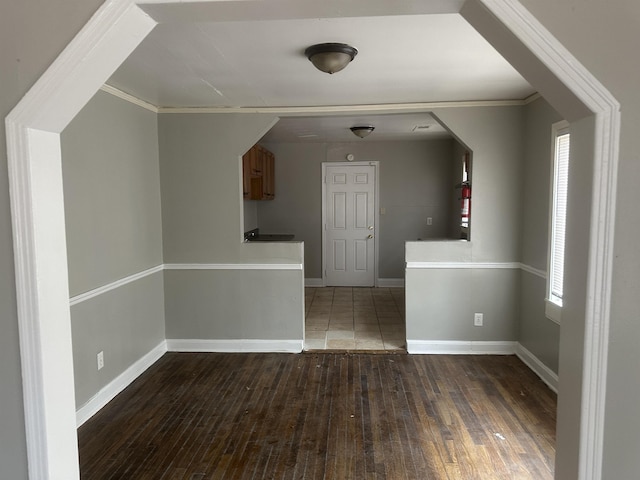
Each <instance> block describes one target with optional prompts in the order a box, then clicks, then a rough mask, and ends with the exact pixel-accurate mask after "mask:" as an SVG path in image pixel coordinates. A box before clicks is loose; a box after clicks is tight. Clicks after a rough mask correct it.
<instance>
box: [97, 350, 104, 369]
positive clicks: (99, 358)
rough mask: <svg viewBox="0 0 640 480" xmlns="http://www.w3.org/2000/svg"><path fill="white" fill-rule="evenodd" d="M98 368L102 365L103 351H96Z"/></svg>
mask: <svg viewBox="0 0 640 480" xmlns="http://www.w3.org/2000/svg"><path fill="white" fill-rule="evenodd" d="M97 359H98V370H101V369H102V367H104V352H102V351H101V352H98V357H97Z"/></svg>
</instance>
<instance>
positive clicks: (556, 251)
mask: <svg viewBox="0 0 640 480" xmlns="http://www.w3.org/2000/svg"><path fill="white" fill-rule="evenodd" d="M555 157H556V158H555V162H554V164H555V168H554V171H555V172H554V185H553V191H554V194H553V219H552V229H553V230H552V233H551V241H552V245H551V254H552V257H551V272H550V274H551V282H550V283H551V292H550V294H551V300H552V301H554V302H555V303H557V304H558V305H562V294H563V285H564V249H565V231H566V223H567V185H568V183H569V133H568V132H566V133H562V132H561V133H560V134H558V136H557V137H556V148H555Z"/></svg>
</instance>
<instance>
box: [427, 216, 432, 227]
mask: <svg viewBox="0 0 640 480" xmlns="http://www.w3.org/2000/svg"><path fill="white" fill-rule="evenodd" d="M427 225H433V218H432V217H427Z"/></svg>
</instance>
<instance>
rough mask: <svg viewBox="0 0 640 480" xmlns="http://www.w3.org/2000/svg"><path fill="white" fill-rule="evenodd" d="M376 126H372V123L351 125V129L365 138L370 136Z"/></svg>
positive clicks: (358, 135) (357, 135) (356, 134)
mask: <svg viewBox="0 0 640 480" xmlns="http://www.w3.org/2000/svg"><path fill="white" fill-rule="evenodd" d="M375 128H376V127H372V126H371V125H360V126H357V127H351V129H350V130H351V131H352V132H353V134H354V135H355V136H356V137H360V138H364V137H366V136H368V135H369V134H370V133H371V132H373V130H374V129H375Z"/></svg>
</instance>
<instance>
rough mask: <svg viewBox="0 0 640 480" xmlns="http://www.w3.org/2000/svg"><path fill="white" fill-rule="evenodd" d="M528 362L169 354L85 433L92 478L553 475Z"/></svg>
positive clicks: (544, 397)
mask: <svg viewBox="0 0 640 480" xmlns="http://www.w3.org/2000/svg"><path fill="white" fill-rule="evenodd" d="M555 412H556V398H555V394H553V392H551V391H550V390H549V389H548V388H547V387H546V386H545V385H544V384H543V383H542V382H541V381H540V380H539V379H538V378H537V377H536V376H535V374H533V373H532V372H531V371H530V370H529V369H528V368H527V367H526V366H525V365H524V364H523V363H522V362H520V360H519V359H518V358H517V357H514V356H487V355H485V356H462V355H460V356H446V355H438V356H435V355H420V356H418V355H401V354H387V355H371V354H360V353H358V354H337V353H307V354H300V355H290V354H210V353H209V354H207V353H167V354H166V355H164V356H163V357H162V358H161V359H160V360H159V361H158V362H157V363H156V364H155V365H153V366H152V367H151V368H150V369H149V370H148V371H147V372H145V373H144V374H143V375H142V376H141V377H140V378H138V379H137V380H136V381H135V382H134V383H133V384H132V385H131V386H129V387H128V388H127V389H126V390H125V391H124V392H122V393H121V394H120V395H118V396H117V397H116V398H115V399H114V400H113V401H112V402H111V403H110V404H109V405H107V406H106V407H105V408H104V409H102V410H101V411H100V412H99V413H98V414H96V415H95V416H94V417H93V418H91V419H90V420H89V421H88V422H87V423H85V424H84V425H83V426H82V427H80V428H79V430H78V440H79V448H80V468H81V478H82V479H84V480H98V479H118V480H120V479H136V480H138V479H153V480H158V479H171V480H178V479H184V480H204V479H207V480H209V479H223V478H224V479H276V478H277V479H338V480H345V479H388V480H396V479H421V480H425V479H480V480H484V479H505V480H506V479H509V480H512V479H536V480H541V479H551V478H553V463H554V455H555V417H556V413H555Z"/></svg>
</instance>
